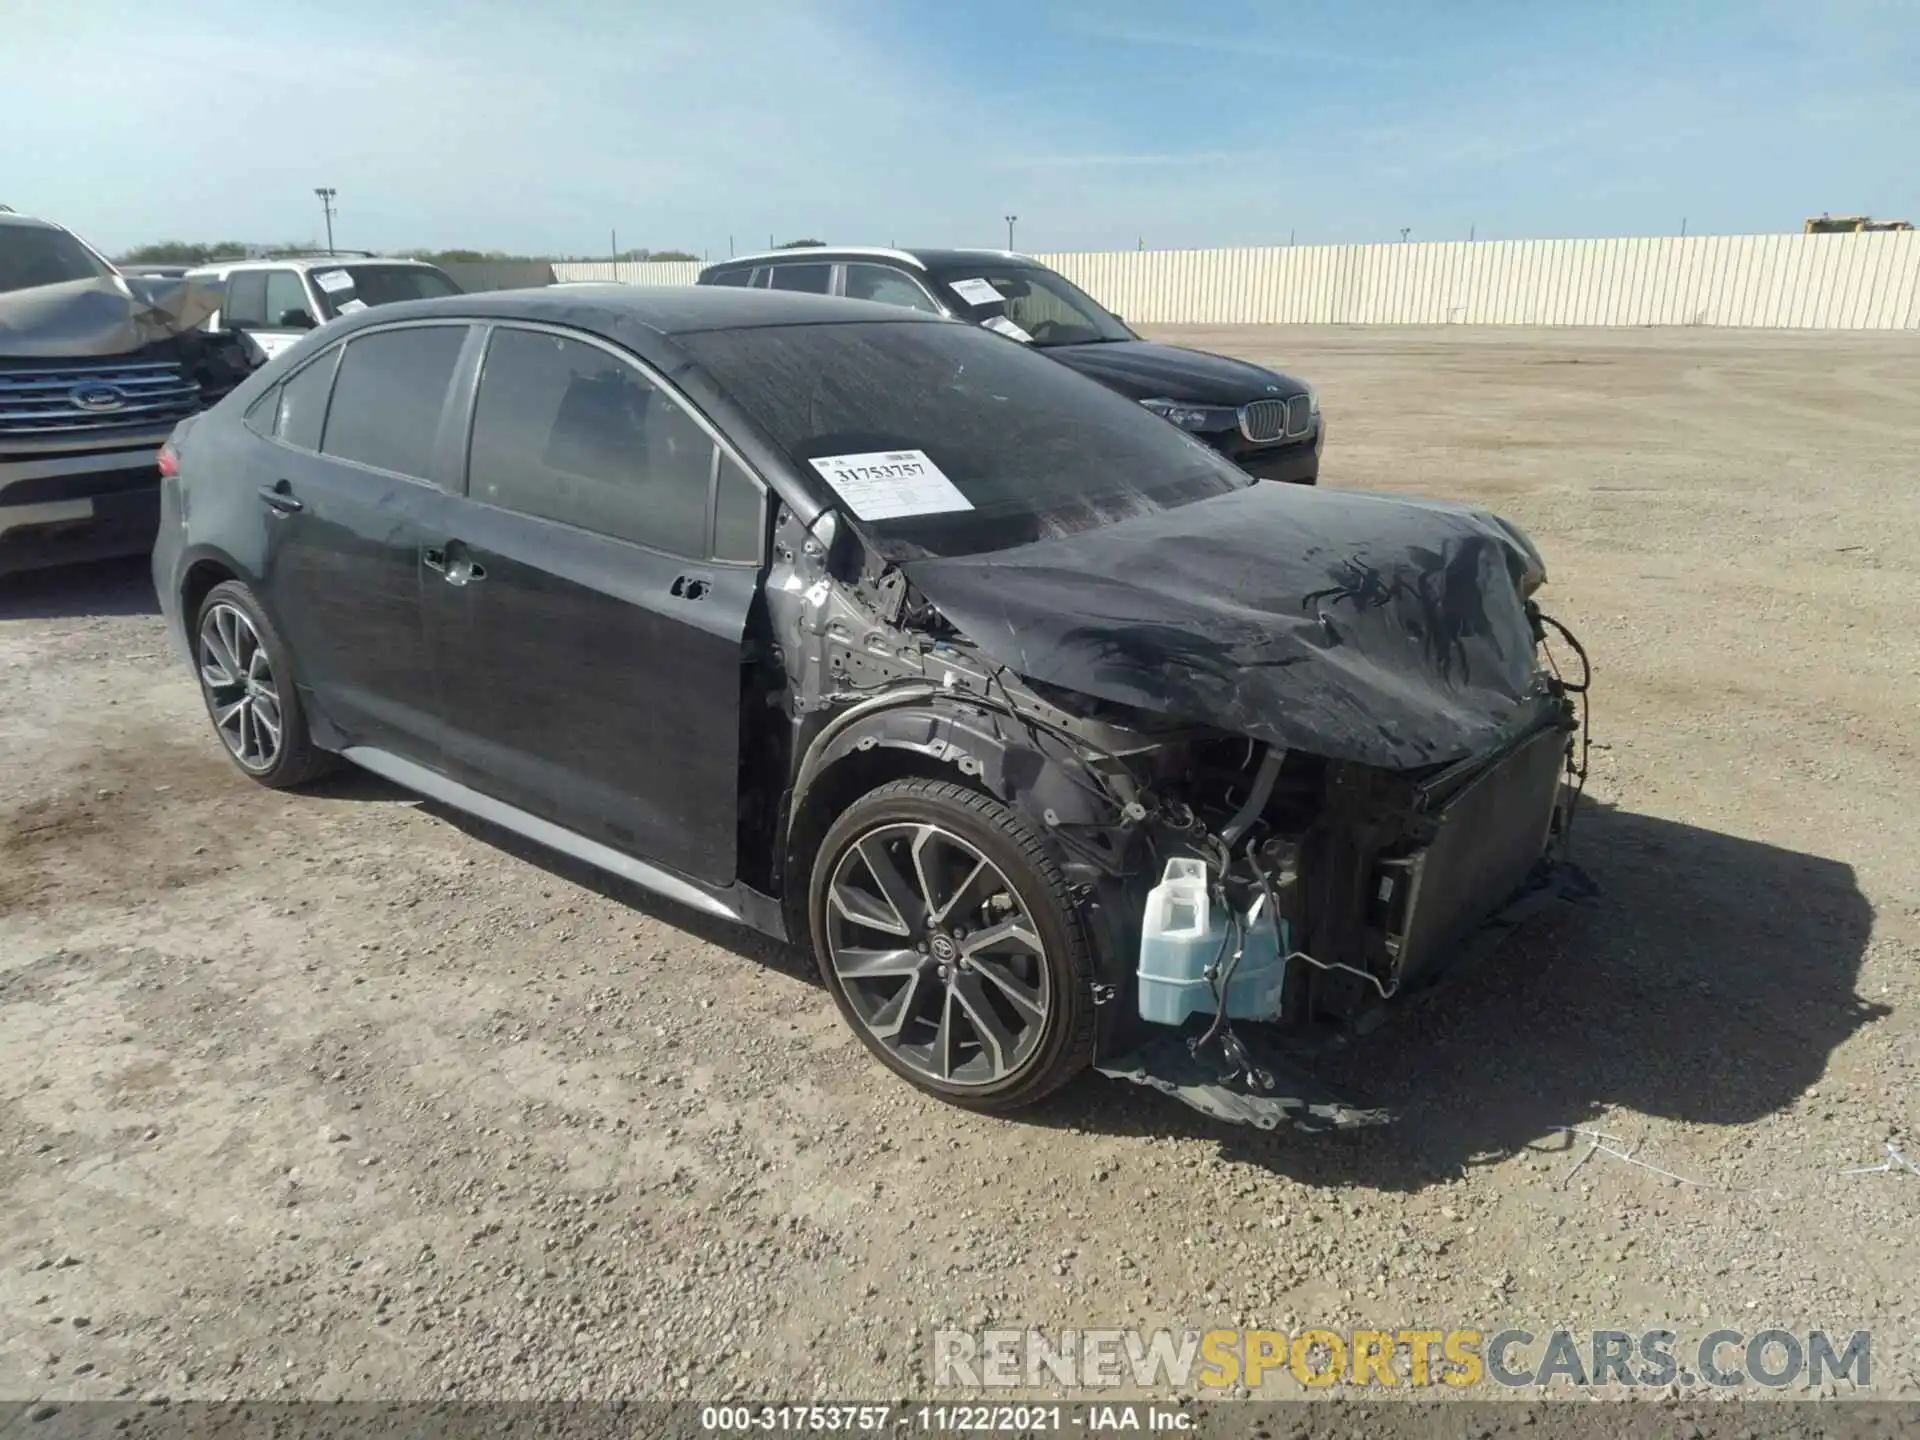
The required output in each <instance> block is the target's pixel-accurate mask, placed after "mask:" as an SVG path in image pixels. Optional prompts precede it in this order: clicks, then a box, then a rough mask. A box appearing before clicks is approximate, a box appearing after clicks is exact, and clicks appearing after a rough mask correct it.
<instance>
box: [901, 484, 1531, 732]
mask: <svg viewBox="0 0 1920 1440" xmlns="http://www.w3.org/2000/svg"><path fill="white" fill-rule="evenodd" d="M1538 567H1539V558H1538V555H1537V553H1536V552H1534V551H1533V549H1532V547H1531V545H1530V543H1529V542H1527V541H1526V539H1525V537H1524V536H1522V535H1521V534H1520V532H1519V531H1518V530H1516V529H1514V528H1513V527H1512V526H1510V525H1508V524H1507V523H1506V522H1505V521H1502V520H1499V519H1497V518H1496V517H1494V516H1492V515H1489V514H1487V513H1485V512H1483V511H1479V510H1473V509H1469V508H1468V507H1466V506H1462V505H1454V504H1449V503H1446V502H1443V501H1429V500H1414V499H1403V498H1400V497H1397V496H1387V495H1370V494H1364V493H1360V492H1356V491H1341V490H1318V489H1307V488H1305V487H1301V486H1294V485H1252V486H1249V487H1248V488H1246V489H1244V490H1236V491H1233V492H1231V493H1229V494H1226V495H1220V496H1216V497H1214V498H1211V499H1207V500H1201V501H1197V502H1195V503H1193V504H1191V505H1185V506H1181V507H1179V508H1177V509H1173V510H1167V511H1164V512H1161V513H1159V514H1155V515H1148V516H1143V517H1140V518H1138V519H1134V520H1127V521H1123V522H1121V523H1120V524H1117V525H1111V526H1108V527H1106V528H1104V529H1098V530H1089V531H1086V532H1083V533H1080V534H1075V535H1066V536H1060V537H1057V538H1053V539H1048V540H1040V541H1036V542H1034V543H1032V544H1029V545H1023V546H1020V547H1018V548H1016V549H1012V550H1002V551H998V552H995V553H991V554H985V555H976V556H961V557H952V558H934V559H925V560H916V561H910V562H907V563H906V564H905V565H904V566H903V567H902V568H903V569H904V570H905V572H906V575H907V578H908V579H909V580H910V581H911V582H912V583H913V584H914V585H915V586H917V587H918V588H919V590H920V591H921V593H922V594H924V595H925V596H926V597H927V598H928V599H929V600H931V601H932V602H933V603H934V604H935V605H937V606H938V607H939V608H940V611H941V612H942V613H943V614H944V615H945V616H946V617H947V619H948V620H950V621H951V622H952V623H953V624H954V625H955V626H957V627H958V628H959V629H960V630H961V631H962V632H963V633H964V634H965V635H966V636H968V638H970V639H971V640H972V641H973V642H974V643H975V644H977V645H978V646H979V647H980V648H981V649H982V650H983V651H985V652H986V654H987V655H988V656H990V657H991V658H993V659H995V660H998V661H999V662H1001V663H1002V664H1004V665H1006V666H1007V667H1008V668H1009V669H1011V670H1013V671H1015V672H1016V673H1017V674H1020V675H1022V676H1025V677H1027V678H1028V679H1031V680H1035V681H1039V682H1042V683H1044V684H1051V685H1057V686H1061V687H1064V688H1066V689H1069V690H1073V691H1077V692H1079V693H1081V694H1084V695H1089V696H1093V697H1096V698H1098V699H1102V700H1107V701H1110V702H1113V703H1115V704H1119V705H1128V706H1133V707H1136V708H1138V709H1141V710H1146V711H1152V712H1157V713H1162V714H1167V715H1172V716H1176V717H1179V718H1182V719H1185V720H1190V721H1198V722H1202V723H1205V724H1210V725H1214V726H1217V727H1219V728H1220V729H1222V730H1226V731H1228V732H1230V733H1232V734H1237V735H1247V736H1251V737H1253V738H1255V739H1258V740H1266V741H1270V742H1272V743H1274V744H1277V745H1282V746H1285V747H1287V748H1288V749H1297V750H1303V751H1306V752H1309V753H1312V754H1316V755H1323V756H1326V757H1328V758H1330V759H1336V760H1352V761H1358V762H1360V763H1362V764H1367V765H1375V766H1379V767H1381V768H1384V769H1392V770H1405V769H1412V768H1416V767H1419V766H1424V765H1431V764H1437V763H1443V762H1448V761H1453V760H1458V759H1463V758H1465V757H1467V756H1469V755H1473V754H1477V753H1479V752H1481V751H1483V750H1485V749H1487V748H1490V747H1491V746H1493V745H1495V744H1497V743H1498V742H1499V741H1501V740H1502V739H1503V738H1505V737H1506V736H1508V735H1509V734H1511V733H1512V731H1513V730H1514V729H1515V727H1516V725H1517V724H1518V723H1519V722H1522V721H1527V720H1530V719H1531V717H1533V716H1534V715H1536V714H1538V713H1539V712H1538V706H1539V703H1540V700H1541V694H1542V692H1541V688H1540V682H1539V680H1538V678H1537V674H1536V666H1535V658H1534V645H1535V642H1534V634H1533V625H1532V621H1531V620H1530V618H1529V616H1528V614H1527V607H1526V601H1525V599H1524V598H1523V596H1522V593H1521V586H1522V583H1523V577H1525V576H1526V575H1527V574H1528V573H1529V571H1534V570H1537V569H1538Z"/></svg>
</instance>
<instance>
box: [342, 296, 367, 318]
mask: <svg viewBox="0 0 1920 1440" xmlns="http://www.w3.org/2000/svg"><path fill="white" fill-rule="evenodd" d="M366 308H367V302H366V301H364V300H362V299H360V298H359V297H358V296H355V297H354V298H353V299H351V300H342V301H341V302H340V313H341V314H342V315H351V314H353V313H354V312H355V311H356V310H364V309H366Z"/></svg>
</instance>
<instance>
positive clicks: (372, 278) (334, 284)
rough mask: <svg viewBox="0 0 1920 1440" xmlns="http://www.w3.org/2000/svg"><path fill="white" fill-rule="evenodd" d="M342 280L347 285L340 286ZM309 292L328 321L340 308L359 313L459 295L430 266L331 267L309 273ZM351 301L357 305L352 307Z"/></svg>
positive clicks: (449, 281)
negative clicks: (397, 303)
mask: <svg viewBox="0 0 1920 1440" xmlns="http://www.w3.org/2000/svg"><path fill="white" fill-rule="evenodd" d="M342 276H345V277H346V282H350V283H343V281H342V280H341V278H340V277H342ZM313 288H314V290H315V291H316V292H317V293H318V294H319V296H320V308H321V309H322V310H324V311H326V318H327V319H329V320H331V319H332V318H333V317H334V316H336V315H339V314H341V313H342V308H343V307H347V308H349V309H352V310H359V309H363V308H364V307H366V306H368V305H391V304H393V303H394V302H395V301H399V300H431V299H433V298H435V297H436V296H439V295H458V294H459V293H460V287H459V286H458V285H456V284H454V283H453V280H452V278H451V277H450V276H448V275H447V274H446V273H445V272H444V271H441V270H436V269H434V268H433V266H431V265H334V266H330V267H328V268H327V269H325V270H318V269H316V270H315V271H314V272H313ZM355 300H358V301H359V302H360V303H359V304H358V305H354V304H353V303H352V302H353V301H355Z"/></svg>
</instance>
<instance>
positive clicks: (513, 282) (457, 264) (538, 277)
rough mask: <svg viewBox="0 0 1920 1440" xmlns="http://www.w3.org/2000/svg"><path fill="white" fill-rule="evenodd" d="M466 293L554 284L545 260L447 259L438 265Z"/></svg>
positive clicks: (550, 270) (551, 270)
mask: <svg viewBox="0 0 1920 1440" xmlns="http://www.w3.org/2000/svg"><path fill="white" fill-rule="evenodd" d="M440 268H441V269H442V270H444V271H446V272H447V274H448V275H449V276H451V277H452V279H453V283H454V284H456V285H458V286H459V287H460V288H461V289H462V290H465V291H466V292H467V293H468V294H469V295H471V294H473V293H475V292H476V291H480V290H524V289H527V288H529V287H532V286H536V285H551V284H552V283H553V266H551V265H549V264H548V263H547V262H546V261H544V260H477V261H473V260H449V261H446V262H445V263H444V264H442V265H441V267H440Z"/></svg>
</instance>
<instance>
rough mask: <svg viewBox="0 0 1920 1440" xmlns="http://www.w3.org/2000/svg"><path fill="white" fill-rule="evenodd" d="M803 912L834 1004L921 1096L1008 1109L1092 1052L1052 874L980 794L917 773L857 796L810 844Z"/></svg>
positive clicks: (1068, 913)
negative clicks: (815, 846) (812, 853)
mask: <svg viewBox="0 0 1920 1440" xmlns="http://www.w3.org/2000/svg"><path fill="white" fill-rule="evenodd" d="M809 912H810V915H811V919H812V928H813V945H814V954H815V957H816V960H817V962H818V964H819V966H820V973H821V976H822V977H823V979H824V980H825V981H826V985H827V989H828V990H829V991H831V992H832V994H833V998H834V1003H835V1004H836V1005H838V1006H839V1007H840V1013H841V1014H842V1015H843V1016H845V1017H846V1020H847V1023H848V1024H850V1025H851V1026H853V1029H854V1032H855V1033H856V1034H857V1035H859V1037H860V1039H861V1041H862V1042H863V1043H864V1044H865V1045H866V1047H867V1048H868V1049H869V1050H871V1051H872V1052H873V1053H874V1054H875V1055H876V1056H877V1057H879V1059H880V1061H881V1062H882V1063H883V1064H884V1065H886V1066H887V1068H888V1069H890V1070H892V1071H894V1073H896V1074H898V1075H900V1076H901V1077H903V1078H904V1079H906V1080H908V1081H910V1082H912V1083H913V1084H915V1085H917V1086H919V1087H920V1088H921V1089H923V1090H926V1091H928V1092H929V1093H931V1094H934V1095H937V1096H939V1097H940V1098H941V1099H944V1100H950V1101H953V1102H954V1103H956V1104H960V1105H966V1106H969V1107H972V1108H974V1109H981V1110H1011V1109H1015V1108H1018V1107H1020V1106H1023V1105H1029V1104H1032V1103H1033V1102H1034V1101H1036V1100H1039V1099H1040V1098H1041V1097H1042V1096H1045V1095H1047V1094H1049V1093H1051V1092H1052V1091H1054V1090H1056V1089H1058V1088H1059V1087H1060V1086H1061V1085H1063V1084H1065V1083H1066V1082H1067V1081H1068V1080H1070V1079H1072V1078H1073V1076H1074V1075H1076V1074H1078V1073H1079V1072H1080V1071H1081V1070H1083V1069H1084V1068H1086V1066H1087V1064H1088V1063H1089V1062H1090V1061H1091V1060H1092V1058H1093V1044H1094V1020H1093V983H1092V962H1091V960H1090V958H1089V953H1088V948H1087V943H1086V938H1085V935H1084V932H1083V929H1082V926H1081V924H1080V920H1079V916H1078V914H1077V913H1076V911H1075V908H1074V905H1073V901H1072V896H1071V893H1070V891H1069V889H1068V886H1067V882H1066V879H1065V877H1064V876H1063V875H1062V874H1061V873H1060V869H1059V867H1058V866H1057V865H1056V864H1055V863H1054V861H1053V858H1052V857H1051V855H1049V854H1048V852H1047V850H1046V848H1045V846H1044V844H1043V843H1042V841H1041V839H1040V837H1039V835H1038V834H1037V833H1036V832H1035V831H1034V830H1033V828H1032V827H1031V826H1029V825H1028V824H1027V822H1026V821H1025V820H1023V819H1022V818H1021V817H1020V816H1019V815H1017V814H1016V813H1015V812H1014V811H1012V810H1010V809H1008V808H1007V807H1006V806H1005V805H1002V804H1000V803H999V802H998V801H997V800H994V799H993V798H992V797H990V796H987V795H982V794H980V793H979V792H978V791H974V790H969V789H967V788H966V787H965V786H961V785H954V784H951V783H948V782H946V781H938V780H924V779H915V780H899V781H895V782H893V783H892V784H889V785H883V786H881V787H880V788H879V789H877V790H873V791H871V792H869V793H868V794H866V795H864V796H862V797H861V798H860V799H858V800H856V801H855V802H854V803H853V804H852V805H851V806H849V807H848V808H847V809H846V810H845V811H844V812H843V813H842V814H841V815H840V817H839V818H838V819H837V820H835V821H834V823H833V825H832V826H831V827H830V828H829V829H828V831H827V835H826V838H825V840H824V841H823V842H822V843H821V847H820V853H819V855H818V856H817V858H816V860H815V862H814V867H813V880H812V885H811V888H810V892H809Z"/></svg>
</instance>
